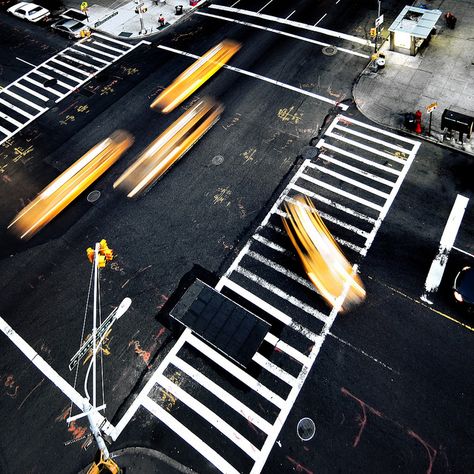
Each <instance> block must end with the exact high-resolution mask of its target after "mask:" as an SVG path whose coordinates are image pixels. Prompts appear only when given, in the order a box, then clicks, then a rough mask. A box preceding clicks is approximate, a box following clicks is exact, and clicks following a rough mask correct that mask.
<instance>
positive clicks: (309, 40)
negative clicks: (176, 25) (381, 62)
mask: <svg viewBox="0 0 474 474" xmlns="http://www.w3.org/2000/svg"><path fill="white" fill-rule="evenodd" d="M295 11H296V10H295ZM293 13H295V12H293ZM293 13H291V14H290V16H291V15H292V14H293ZM196 14H197V15H202V16H207V17H210V18H215V19H216V20H223V21H228V22H231V23H236V24H238V25H243V26H248V27H250V28H255V29H258V30H263V31H267V32H268V33H276V34H278V35H282V36H286V37H288V38H293V39H296V40H298V41H304V42H306V43H312V44H317V45H318V46H322V47H323V48H326V47H328V46H332V47H334V48H335V47H336V46H333V45H331V44H329V43H324V42H322V41H317V40H315V39H312V38H307V37H305V36H300V35H295V34H294V33H288V32H287V31H281V30H275V29H274V28H269V27H268V26H262V25H256V24H255V23H248V22H246V21H241V20H235V19H234V18H227V17H225V16H221V15H213V14H212V13H206V12H196ZM288 18H289V17H288ZM337 50H338V51H341V52H342V53H346V54H351V55H352V56H358V57H360V58H364V59H369V58H370V55H368V54H363V53H359V52H358V51H353V50H351V49H347V48H341V47H339V46H338V47H337Z"/></svg>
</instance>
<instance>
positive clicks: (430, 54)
mask: <svg viewBox="0 0 474 474" xmlns="http://www.w3.org/2000/svg"><path fill="white" fill-rule="evenodd" d="M417 3H424V4H425V5H426V2H417ZM415 6H416V5H415ZM426 6H427V7H428V8H430V9H439V10H441V11H442V12H443V15H444V13H446V12H448V11H450V12H452V13H453V14H454V15H455V16H456V17H457V18H458V21H457V24H456V27H455V29H454V30H451V29H449V28H447V27H446V25H445V21H444V16H442V17H441V18H440V19H439V21H438V23H437V25H436V30H437V32H436V34H435V35H434V36H433V37H432V39H431V41H430V43H429V44H428V45H427V47H426V48H425V49H424V50H422V51H420V52H418V54H417V56H407V55H404V54H400V53H395V52H392V51H388V42H386V43H385V44H384V46H383V48H382V50H383V51H384V53H385V56H386V66H385V67H384V68H383V69H380V70H379V71H378V72H376V73H374V72H372V71H371V70H370V68H369V67H367V68H366V70H365V71H364V72H363V73H362V75H361V76H360V77H359V80H358V81H357V82H356V84H355V85H354V89H353V96H354V100H355V102H356V104H357V107H358V109H359V110H360V111H361V112H362V113H363V114H364V115H365V116H366V117H367V118H369V119H371V120H372V121H374V122H376V123H379V124H381V125H385V126H387V127H390V128H393V129H399V130H404V131H406V132H407V129H406V128H405V127H404V125H403V120H404V114H405V113H406V112H413V113H414V112H415V111H416V110H420V111H421V112H422V113H423V116H422V129H423V132H422V134H421V135H417V136H419V137H421V138H425V139H429V140H432V141H434V142H436V143H443V144H445V145H447V146H451V147H454V148H456V149H458V150H463V151H465V152H467V153H469V154H473V155H474V137H473V138H471V140H470V141H468V140H467V139H466V137H465V136H464V143H460V142H459V140H458V134H457V133H453V135H455V138H454V137H453V138H449V137H447V136H446V134H445V133H443V131H442V130H441V114H442V113H443V111H444V110H445V109H449V110H453V111H455V112H460V113H463V114H465V115H469V116H471V117H474V41H473V38H472V31H473V28H474V0H466V1H464V2H459V1H456V0H444V1H443V0H437V1H434V0H433V1H430V2H429V4H428V5H426ZM389 26H390V25H385V28H386V29H388V27H389ZM433 102H437V103H438V108H437V109H436V110H435V111H434V112H433V117H432V126H431V136H430V137H428V122H429V115H428V114H427V113H426V107H427V106H428V105H430V104H432V103H433Z"/></svg>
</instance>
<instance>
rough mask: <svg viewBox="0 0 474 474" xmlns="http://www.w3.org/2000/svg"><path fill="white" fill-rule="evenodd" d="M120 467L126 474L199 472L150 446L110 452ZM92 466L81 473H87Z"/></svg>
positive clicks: (183, 473)
mask: <svg viewBox="0 0 474 474" xmlns="http://www.w3.org/2000/svg"><path fill="white" fill-rule="evenodd" d="M110 456H111V458H112V459H113V460H114V461H115V463H116V464H117V465H118V467H119V468H120V469H122V470H123V472H124V473H126V474H147V473H160V474H180V473H181V474H197V473H196V472H195V471H193V470H192V469H190V468H188V467H186V466H183V465H182V464H179V463H178V462H176V461H175V460H173V459H171V458H169V457H168V456H165V455H164V454H162V453H160V452H159V451H154V450H153V449H148V448H140V447H136V448H125V449H121V450H119V451H115V452H112V453H110ZM89 468H90V466H88V467H86V468H85V469H83V470H81V471H80V472H79V474H87V471H88V470H89Z"/></svg>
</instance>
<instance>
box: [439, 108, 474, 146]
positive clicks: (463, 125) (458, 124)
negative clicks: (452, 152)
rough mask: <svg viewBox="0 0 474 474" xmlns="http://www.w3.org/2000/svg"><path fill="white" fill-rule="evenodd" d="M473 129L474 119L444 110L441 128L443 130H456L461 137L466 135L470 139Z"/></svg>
mask: <svg viewBox="0 0 474 474" xmlns="http://www.w3.org/2000/svg"><path fill="white" fill-rule="evenodd" d="M473 127H474V117H470V116H469V115H465V114H461V113H459V112H454V111H453V110H449V109H444V112H443V115H442V116H441V128H442V129H443V130H444V129H445V128H446V129H448V130H449V131H452V130H454V131H456V132H459V134H460V136H461V137H462V135H463V134H466V136H467V138H468V139H470V138H471V134H472V129H473Z"/></svg>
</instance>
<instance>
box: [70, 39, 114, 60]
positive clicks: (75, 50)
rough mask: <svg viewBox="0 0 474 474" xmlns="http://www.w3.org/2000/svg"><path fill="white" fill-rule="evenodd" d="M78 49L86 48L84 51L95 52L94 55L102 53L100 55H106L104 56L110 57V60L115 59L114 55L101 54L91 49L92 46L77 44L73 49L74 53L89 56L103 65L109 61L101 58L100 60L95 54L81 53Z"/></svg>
mask: <svg viewBox="0 0 474 474" xmlns="http://www.w3.org/2000/svg"><path fill="white" fill-rule="evenodd" d="M78 48H84V49H87V51H93V52H94V53H100V54H102V55H104V56H109V57H110V58H115V56H114V55H112V54H108V53H102V52H100V51H97V49H95V48H91V47H90V46H87V45H85V44H77V45H76V47H75V48H74V49H73V51H74V52H75V53H82V54H85V55H86V56H89V57H91V58H93V59H94V61H99V62H102V63H104V64H108V63H109V61H106V60H105V59H101V58H99V57H98V56H94V55H93V54H90V53H85V52H84V51H81V50H80V49H78Z"/></svg>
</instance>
